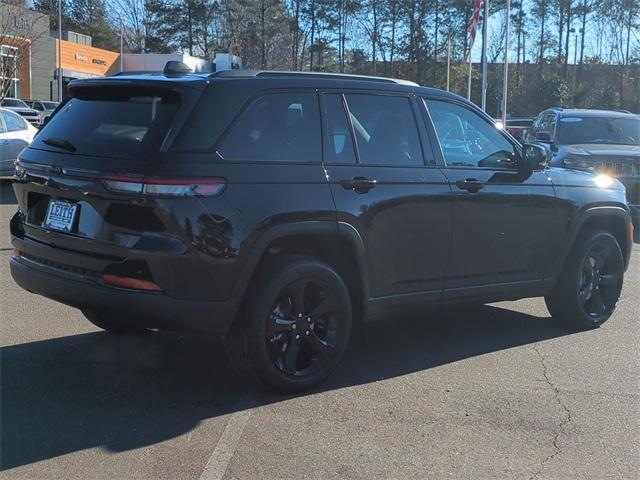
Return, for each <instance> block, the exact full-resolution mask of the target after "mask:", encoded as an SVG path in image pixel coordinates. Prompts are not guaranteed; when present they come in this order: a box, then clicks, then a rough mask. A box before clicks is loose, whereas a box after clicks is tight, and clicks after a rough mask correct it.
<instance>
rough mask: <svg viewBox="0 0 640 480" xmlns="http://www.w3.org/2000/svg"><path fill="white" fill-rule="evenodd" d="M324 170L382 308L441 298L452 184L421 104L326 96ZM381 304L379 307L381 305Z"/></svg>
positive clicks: (372, 95) (367, 95)
mask: <svg viewBox="0 0 640 480" xmlns="http://www.w3.org/2000/svg"><path fill="white" fill-rule="evenodd" d="M321 97H322V106H323V113H324V131H325V146H324V166H325V169H326V172H327V175H328V178H329V182H330V185H331V191H332V193H333V197H334V199H335V203H336V207H337V211H338V221H339V222H344V223H346V224H349V225H351V226H353V227H354V228H355V229H356V230H357V231H358V232H359V234H360V237H361V238H362V241H363V243H364V247H365V252H366V261H367V268H368V272H369V273H368V277H369V295H370V297H372V298H374V300H376V301H377V302H378V305H380V307H381V308H384V307H385V306H387V307H391V306H393V305H395V304H398V303H402V304H406V303H420V302H422V301H431V300H437V299H439V298H440V296H441V290H442V279H443V274H444V269H445V266H446V261H447V258H448V255H449V242H450V238H451V203H450V200H449V192H450V189H449V186H448V184H447V180H446V178H445V176H444V175H443V174H442V172H441V171H440V170H439V169H438V168H437V167H436V165H435V161H434V155H433V151H432V148H431V145H430V143H429V141H428V139H427V136H426V134H425V131H424V128H423V125H422V124H421V123H420V122H416V119H417V118H418V117H417V114H418V111H417V108H416V103H415V99H414V98H413V97H412V96H410V95H399V94H389V93H386V92H362V91H358V92H355V91H344V92H336V91H326V92H324V93H323V94H322V95H321ZM374 304H375V302H374Z"/></svg>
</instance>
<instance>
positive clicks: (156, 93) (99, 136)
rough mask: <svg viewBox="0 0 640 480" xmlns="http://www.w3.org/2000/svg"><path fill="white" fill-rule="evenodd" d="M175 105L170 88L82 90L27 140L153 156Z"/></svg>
mask: <svg viewBox="0 0 640 480" xmlns="http://www.w3.org/2000/svg"><path fill="white" fill-rule="evenodd" d="M179 107H180V97H179V95H178V94H177V93H176V92H173V91H169V90H161V89H160V90H150V89H148V88H92V89H87V90H84V91H82V90H81V91H79V92H78V93H76V94H75V95H74V96H73V98H71V99H69V101H68V102H67V103H66V104H65V105H64V106H63V107H62V108H61V109H60V110H59V111H58V112H57V113H56V114H55V115H54V116H53V117H52V118H51V120H50V121H49V123H47V125H46V126H45V127H44V128H43V129H42V130H41V131H40V133H39V134H38V136H37V137H36V140H35V141H34V143H33V145H32V146H34V147H35V148H40V149H43V150H52V151H61V149H60V148H58V147H55V146H51V145H48V144H47V140H50V139H56V140H63V141H65V142H68V144H70V145H72V146H73V148H75V153H76V154H80V155H90V156H96V157H118V158H131V159H140V160H143V159H145V158H146V157H148V158H151V159H153V155H152V154H153V153H155V152H157V151H158V149H159V148H160V145H161V144H162V141H163V140H164V138H165V136H166V134H167V132H168V131H169V127H170V126H171V122H172V121H173V118H174V116H175V114H176V112H177V110H178V108H179Z"/></svg>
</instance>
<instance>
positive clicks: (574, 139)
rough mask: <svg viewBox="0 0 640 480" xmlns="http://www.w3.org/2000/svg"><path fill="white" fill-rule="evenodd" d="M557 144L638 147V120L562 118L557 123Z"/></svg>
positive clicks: (639, 129)
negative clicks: (599, 144)
mask: <svg viewBox="0 0 640 480" xmlns="http://www.w3.org/2000/svg"><path fill="white" fill-rule="evenodd" d="M557 143H559V144H563V145H571V144H580V143H603V144H612V145H639V144H640V119H636V118H619V117H618V118H607V117H564V118H561V119H560V122H559V123H558V132H557Z"/></svg>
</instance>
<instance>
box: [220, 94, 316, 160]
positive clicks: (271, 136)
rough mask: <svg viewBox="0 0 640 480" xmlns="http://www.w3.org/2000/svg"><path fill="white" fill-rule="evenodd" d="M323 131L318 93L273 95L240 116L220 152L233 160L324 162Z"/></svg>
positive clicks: (262, 99)
mask: <svg viewBox="0 0 640 480" xmlns="http://www.w3.org/2000/svg"><path fill="white" fill-rule="evenodd" d="M320 132H321V129H320V111H319V107H318V97H317V95H316V94H315V93H311V92H287V93H270V94H266V95H263V96H261V97H259V98H257V99H256V100H254V101H253V102H252V103H251V104H250V105H249V106H248V107H247V108H246V109H245V110H244V111H243V112H242V113H241V114H240V116H239V117H238V120H237V121H236V122H235V124H234V125H233V127H232V128H231V131H230V132H229V133H228V135H227V136H226V137H224V138H223V139H222V142H221V143H220V145H218V147H217V149H216V150H217V152H218V154H219V155H220V156H221V157H222V158H223V159H224V160H231V161H233V160H235V161H243V160H244V161H264V162H320V160H321V157H322V147H321V141H322V139H321V134H320Z"/></svg>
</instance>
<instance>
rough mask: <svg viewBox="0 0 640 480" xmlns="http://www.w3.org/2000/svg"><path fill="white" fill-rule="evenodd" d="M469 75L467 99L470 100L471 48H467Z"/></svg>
mask: <svg viewBox="0 0 640 480" xmlns="http://www.w3.org/2000/svg"><path fill="white" fill-rule="evenodd" d="M468 63H469V75H468V77H467V100H471V50H469V60H468Z"/></svg>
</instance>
